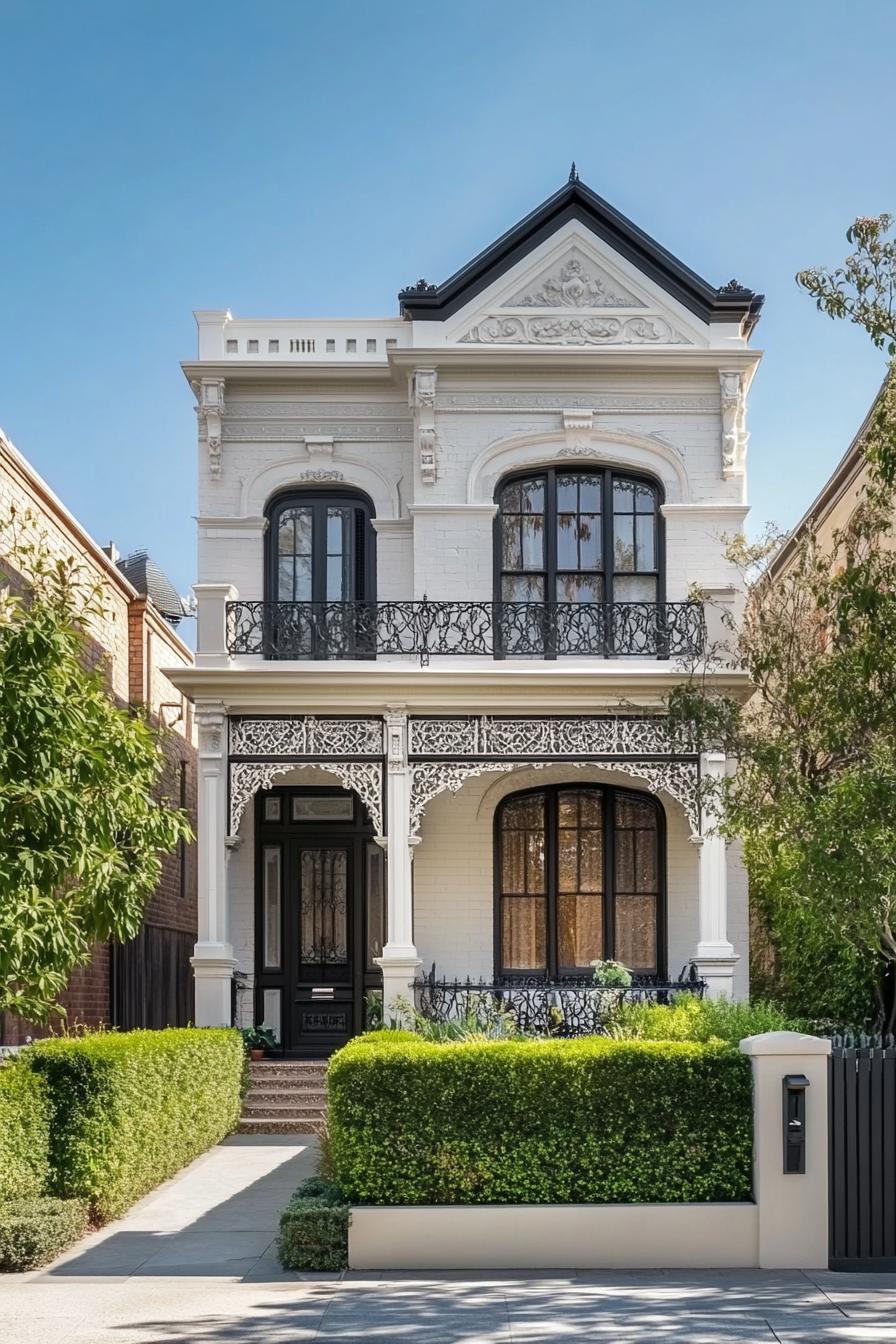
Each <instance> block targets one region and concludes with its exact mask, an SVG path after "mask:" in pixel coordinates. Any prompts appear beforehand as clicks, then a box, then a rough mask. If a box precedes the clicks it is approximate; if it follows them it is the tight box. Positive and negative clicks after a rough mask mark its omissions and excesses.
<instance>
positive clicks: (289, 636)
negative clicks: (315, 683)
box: [227, 598, 706, 663]
mask: <svg viewBox="0 0 896 1344" xmlns="http://www.w3.org/2000/svg"><path fill="white" fill-rule="evenodd" d="M705 644H706V625H705V620H704V614H703V605H702V603H700V602H558V603H554V604H551V603H547V602H431V601H429V600H427V599H426V598H423V599H422V600H421V601H414V602H229V603H228V604H227V648H228V651H229V652H230V653H231V654H233V655H237V656H238V655H240V654H256V655H257V654H260V655H261V656H262V657H263V658H270V659H302V660H304V659H343V658H376V657H377V656H381V655H382V656H385V655H389V654H410V655H414V656H418V657H419V658H420V661H421V662H422V663H427V662H428V661H429V659H430V658H431V657H435V656H441V655H450V654H454V655H464V656H470V655H473V656H478V657H485V658H512V657H528V658H563V657H575V656H579V657H598V658H617V657H628V656H637V657H642V658H674V657H686V656H696V655H699V654H700V653H702V652H703V650H704V647H705Z"/></svg>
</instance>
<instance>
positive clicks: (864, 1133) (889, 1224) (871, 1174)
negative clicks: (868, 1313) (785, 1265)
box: [828, 1036, 896, 1272]
mask: <svg viewBox="0 0 896 1344" xmlns="http://www.w3.org/2000/svg"><path fill="white" fill-rule="evenodd" d="M829 1067H830V1073H829V1083H830V1086H829V1089H828V1108H829V1120H830V1266H831V1269H840V1270H853V1271H857V1272H861V1271H874V1270H883V1271H896V1041H894V1038H893V1037H892V1036H888V1037H884V1038H881V1037H879V1036H878V1037H860V1038H859V1042H858V1044H856V1043H854V1042H853V1041H852V1040H851V1039H850V1038H848V1039H846V1040H842V1041H841V1040H838V1039H836V1038H835V1040H834V1046H833V1050H832V1052H831V1059H830V1066H829Z"/></svg>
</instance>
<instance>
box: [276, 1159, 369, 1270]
mask: <svg viewBox="0 0 896 1344" xmlns="http://www.w3.org/2000/svg"><path fill="white" fill-rule="evenodd" d="M350 1217H351V1214H350V1212H349V1208H348V1201H347V1200H346V1199H345V1198H344V1197H343V1195H342V1193H341V1191H340V1190H339V1187H338V1186H336V1185H334V1184H333V1182H332V1181H327V1180H325V1179H324V1178H323V1177H322V1176H312V1177H311V1179H310V1180H307V1181H305V1182H304V1184H302V1185H300V1186H299V1188H298V1190H297V1191H296V1193H295V1194H294V1195H293V1197H292V1199H291V1200H290V1201H289V1203H288V1204H287V1206H286V1208H285V1209H284V1210H283V1213H282V1214H281V1215H280V1233H279V1235H278V1237H277V1254H278V1255H279V1257H280V1263H281V1265H282V1266H283V1268H284V1269H296V1270H311V1271H317V1272H319V1273H320V1272H323V1271H331V1270H339V1269H346V1268H347V1267H348V1225H349V1219H350Z"/></svg>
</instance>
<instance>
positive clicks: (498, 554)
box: [493, 459, 666, 609]
mask: <svg viewBox="0 0 896 1344" xmlns="http://www.w3.org/2000/svg"><path fill="white" fill-rule="evenodd" d="M558 476H593V477H597V478H599V479H600V480H601V562H602V569H601V571H600V572H601V574H602V576H603V583H604V595H603V598H602V603H603V604H608V605H612V604H613V603H614V602H615V600H616V599H615V597H614V594H613V580H614V577H615V574H616V570H615V566H614V563H613V546H614V529H613V527H612V519H613V485H614V482H617V481H619V482H631V483H632V484H633V485H646V486H649V488H650V489H651V490H653V491H654V492H655V494H656V513H655V515H654V517H655V522H656V529H655V533H654V546H655V552H656V554H655V560H656V565H655V568H654V569H652V570H620V571H619V576H620V577H624V576H625V575H627V574H629V573H634V574H637V573H640V574H644V575H652V576H655V577H656V598H655V599H654V601H655V602H656V604H657V605H658V606H659V605H662V604H663V603H664V602H665V600H666V528H665V519H664V517H663V511H662V510H663V504H664V503H665V491H664V490H663V486H662V482H661V481H659V480H658V479H657V478H656V477H655V476H652V475H650V474H649V473H648V472H640V471H629V470H627V469H621V468H619V467H612V466H600V465H594V464H586V463H583V464H581V465H579V464H578V463H577V462H576V461H575V460H574V459H573V460H571V461H570V462H568V463H564V464H563V465H562V466H533V467H530V468H529V469H528V470H523V469H521V470H519V471H513V472H510V473H509V474H508V475H506V476H502V477H501V479H500V480H499V481H498V483H497V485H496V487H495V495H494V500H495V504H496V505H497V511H496V513H495V522H494V547H493V549H494V575H493V589H494V600H495V603H496V605H497V606H499V607H500V605H501V604H502V603H503V602H505V601H506V602H508V603H510V602H512V601H513V599H512V598H505V597H504V594H503V583H502V580H503V578H504V577H505V575H510V574H521V573H530V574H542V575H543V576H544V599H543V605H544V606H545V607H548V608H552V609H553V608H556V607H557V606H559V605H561V603H560V602H559V600H558V598H557V575H558V573H561V574H568V573H580V574H590V573H594V572H596V571H593V570H588V569H582V570H569V569H560V568H559V566H558V564H557V512H558V511H557V477H558ZM537 478H542V479H543V480H544V488H545V512H544V520H545V535H544V553H545V567H544V568H543V569H541V570H526V571H523V570H505V569H504V567H503V563H502V560H503V556H502V547H501V541H502V521H501V520H502V513H501V497H502V494H503V492H504V490H506V488H507V487H508V486H510V485H515V484H518V483H519V482H521V481H531V480H535V479H537ZM608 501H609V508H608V507H607V504H608ZM608 522H609V523H610V526H608V525H607V523H608ZM624 600H626V601H628V600H629V599H624Z"/></svg>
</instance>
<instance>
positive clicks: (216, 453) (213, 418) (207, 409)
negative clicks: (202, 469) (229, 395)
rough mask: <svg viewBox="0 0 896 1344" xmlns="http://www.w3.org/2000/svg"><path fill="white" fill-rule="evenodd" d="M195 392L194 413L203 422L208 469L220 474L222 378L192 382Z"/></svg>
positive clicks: (222, 404) (222, 416)
mask: <svg viewBox="0 0 896 1344" xmlns="http://www.w3.org/2000/svg"><path fill="white" fill-rule="evenodd" d="M192 388H193V391H194V392H195V393H196V414H197V416H198V417H199V420H200V422H202V423H204V424H205V441H206V445H207V447H208V469H209V472H210V474H211V475H212V476H220V475H221V434H222V430H223V423H224V379H223V378H202V379H199V380H198V381H196V382H194V383H193V384H192Z"/></svg>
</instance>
